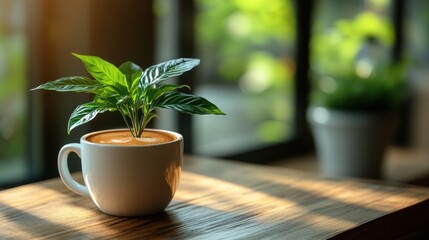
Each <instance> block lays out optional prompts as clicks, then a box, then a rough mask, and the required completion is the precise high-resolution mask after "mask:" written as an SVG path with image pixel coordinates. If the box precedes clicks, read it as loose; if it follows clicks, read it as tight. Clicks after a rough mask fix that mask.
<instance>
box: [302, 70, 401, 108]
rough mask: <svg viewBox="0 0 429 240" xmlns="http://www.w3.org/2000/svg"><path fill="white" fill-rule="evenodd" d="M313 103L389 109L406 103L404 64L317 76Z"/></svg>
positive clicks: (314, 83) (329, 105) (337, 106)
mask: <svg viewBox="0 0 429 240" xmlns="http://www.w3.org/2000/svg"><path fill="white" fill-rule="evenodd" d="M313 85H314V89H313V91H312V93H311V96H310V97H311V102H312V105H314V106H322V107H326V108H330V109H336V110H348V111H380V110H381V111H383V110H384V111H389V110H393V109H395V108H397V107H399V105H400V104H401V103H403V102H404V100H405V99H406V96H407V86H406V82H405V76H404V65H403V64H398V65H392V66H379V67H377V68H375V69H373V70H372V71H371V72H370V73H369V74H368V75H362V74H359V73H358V72H356V70H355V69H350V70H349V71H347V72H346V73H345V74H341V75H330V76H329V75H323V76H317V77H315V81H314V82H313Z"/></svg>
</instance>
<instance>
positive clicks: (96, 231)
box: [0, 157, 429, 239]
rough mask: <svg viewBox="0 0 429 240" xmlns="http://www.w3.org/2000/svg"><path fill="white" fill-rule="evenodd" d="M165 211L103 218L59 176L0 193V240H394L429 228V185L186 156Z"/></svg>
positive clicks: (101, 214)
mask: <svg viewBox="0 0 429 240" xmlns="http://www.w3.org/2000/svg"><path fill="white" fill-rule="evenodd" d="M185 161H186V163H185V166H184V171H183V176H182V179H181V183H180V187H179V190H178V191H177V193H176V196H175V198H174V200H173V202H172V203H171V204H170V205H169V207H168V208H167V209H166V211H165V212H164V213H162V214H160V215H156V216H152V217H144V218H121V217H113V216H109V215H106V214H103V213H101V212H100V211H98V210H97V208H96V207H95V205H94V204H93V203H92V202H91V200H89V199H86V198H84V197H81V196H78V195H76V194H75V193H73V192H71V191H69V190H68V189H66V187H65V186H64V185H63V184H62V182H61V181H60V180H59V179H52V180H48V181H44V182H39V183H34V184H29V185H24V186H20V187H16V188H12V189H8V190H4V191H1V192H0V239H3V238H7V239H9V238H10V239H56V238H61V239H64V238H66V239H68V238H78V239H98V238H105V239H106V238H107V239H111V238H116V239H127V238H138V239H148V238H156V239H265V238H268V239H326V238H334V239H335V238H337V239H343V238H346V239H392V238H396V237H398V236H403V235H406V234H408V233H410V232H413V231H417V230H420V229H422V228H424V227H427V226H429V189H427V188H421V187H415V186H409V185H389V184H385V183H381V182H375V181H361V180H352V179H337V180H335V179H324V178H321V177H318V176H315V175H313V174H307V173H303V172H297V171H293V170H288V169H285V168H276V167H266V166H260V165H250V164H244V163H237V162H230V161H224V160H217V159H204V158H198V157H187V158H186V160H185Z"/></svg>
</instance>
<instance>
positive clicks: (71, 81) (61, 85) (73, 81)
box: [31, 76, 103, 93]
mask: <svg viewBox="0 0 429 240" xmlns="http://www.w3.org/2000/svg"><path fill="white" fill-rule="evenodd" d="M101 88H103V85H101V84H100V83H99V82H97V81H96V80H93V79H90V78H88V77H84V76H71V77H63V78H59V79H57V80H55V81H50V82H47V83H44V84H42V85H40V86H38V87H36V88H33V89H31V91H33V90H39V89H44V90H54V91H58V92H86V93H97V92H99V90H100V89H101Z"/></svg>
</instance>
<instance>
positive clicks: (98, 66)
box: [73, 53, 127, 87]
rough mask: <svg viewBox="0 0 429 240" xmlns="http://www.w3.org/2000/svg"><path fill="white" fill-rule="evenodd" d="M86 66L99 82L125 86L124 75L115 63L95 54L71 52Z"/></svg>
mask: <svg viewBox="0 0 429 240" xmlns="http://www.w3.org/2000/svg"><path fill="white" fill-rule="evenodd" d="M73 55H74V56H76V57H77V58H79V59H80V60H81V61H82V62H83V64H84V65H85V67H86V70H87V71H88V72H89V73H90V74H91V75H92V76H93V77H94V78H95V79H96V80H97V81H99V82H100V83H101V84H103V85H108V86H115V85H118V84H119V85H122V86H125V87H126V86H127V79H126V77H125V75H124V74H123V73H122V72H121V71H120V70H119V69H118V68H117V67H115V65H113V64H111V63H109V62H107V61H105V60H103V59H101V58H99V57H96V56H89V55H80V54H76V53H73Z"/></svg>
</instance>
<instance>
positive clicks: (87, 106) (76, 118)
mask: <svg viewBox="0 0 429 240" xmlns="http://www.w3.org/2000/svg"><path fill="white" fill-rule="evenodd" d="M108 110H109V108H107V107H105V105H104V104H100V103H97V102H89V103H84V104H82V105H79V106H78V107H77V108H76V109H75V110H74V111H73V113H72V114H71V116H70V119H69V122H68V125H67V133H68V134H70V131H71V130H73V129H74V128H76V127H78V126H80V125H82V124H85V123H87V122H89V121H91V120H92V119H94V118H95V116H97V114H99V113H103V112H106V111H108Z"/></svg>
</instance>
